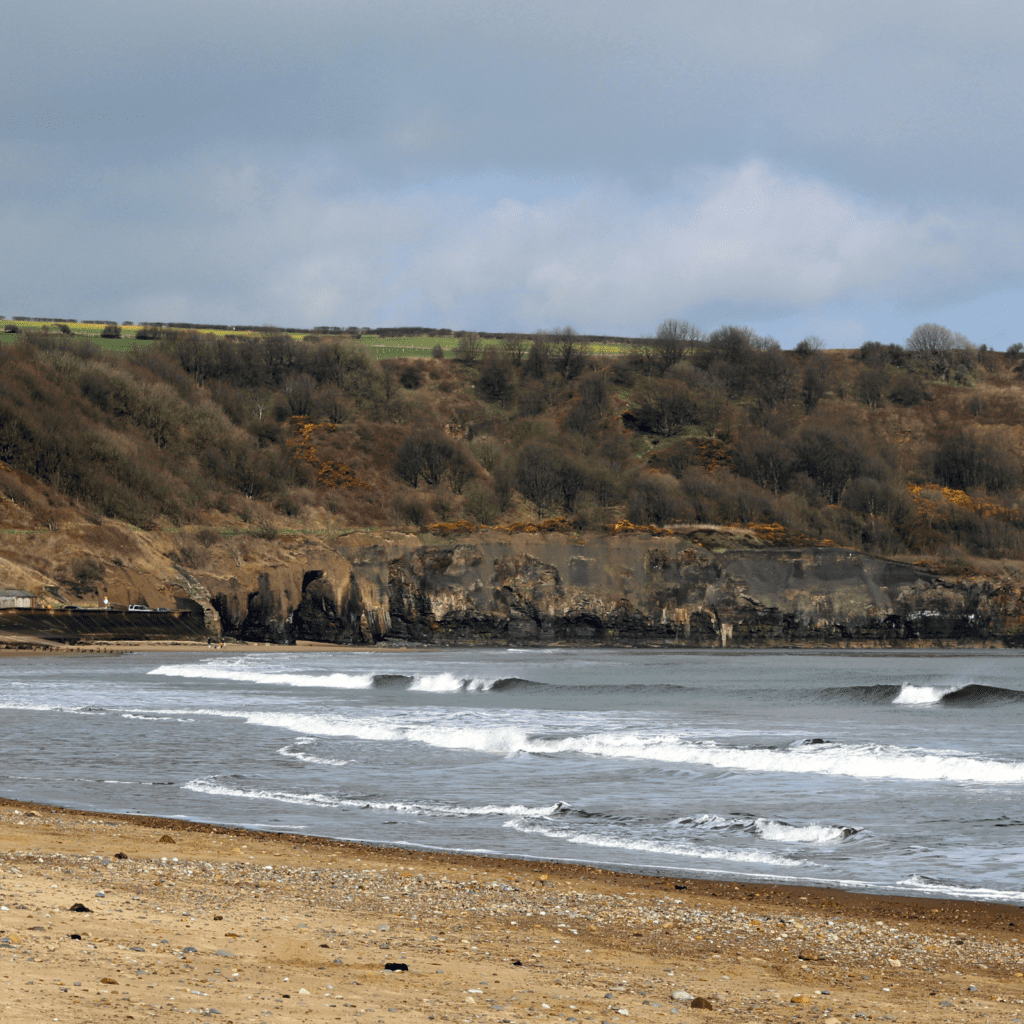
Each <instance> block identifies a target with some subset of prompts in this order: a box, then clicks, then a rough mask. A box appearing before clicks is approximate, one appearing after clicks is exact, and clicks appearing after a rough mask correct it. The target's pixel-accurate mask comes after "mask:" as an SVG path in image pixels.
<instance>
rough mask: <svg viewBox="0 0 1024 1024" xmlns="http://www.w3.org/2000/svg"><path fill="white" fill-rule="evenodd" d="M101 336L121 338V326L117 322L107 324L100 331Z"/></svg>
mask: <svg viewBox="0 0 1024 1024" xmlns="http://www.w3.org/2000/svg"><path fill="white" fill-rule="evenodd" d="M100 337H101V338H120V337H121V328H120V327H118V325H117V324H107V325H106V326H105V327H104V328H103V330H102V331H100Z"/></svg>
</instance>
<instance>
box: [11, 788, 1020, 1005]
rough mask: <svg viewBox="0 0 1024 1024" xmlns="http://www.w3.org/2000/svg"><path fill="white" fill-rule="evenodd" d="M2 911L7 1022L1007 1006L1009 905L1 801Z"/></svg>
mask: <svg viewBox="0 0 1024 1024" xmlns="http://www.w3.org/2000/svg"><path fill="white" fill-rule="evenodd" d="M76 904H81V905H82V906H84V907H86V908H88V911H82V910H75V909H72V908H73V907H74V906H75V905H76ZM0 906H2V908H3V909H0V1020H3V1021H4V1022H5V1024H38V1022H40V1021H82V1022H101V1021H102V1022H105V1021H126V1020H136V1021H138V1020H149V1019H156V1020H174V1019H179V1018H180V1019H184V1018H186V1017H188V1016H190V1015H203V1016H208V1017H210V1018H211V1019H216V1020H219V1021H222V1022H224V1024H230V1022H236V1024H237V1022H243V1021H244V1022H256V1021H305V1020H326V1021H336V1020H341V1021H349V1020H363V1021H368V1022H379V1021H394V1020H402V1021H405V1020H409V1021H415V1022H419V1021H458V1022H477V1021H495V1022H504V1021H507V1022H519V1021H527V1020H529V1019H531V1018H535V1019H538V1020H545V1019H553V1020H566V1021H569V1022H573V1021H576V1022H590V1021H595V1022H600V1021H605V1022H611V1021H616V1020H622V1019H624V1018H627V1017H628V1018H632V1019H636V1020H642V1021H662V1020H664V1021H670V1020H680V1021H683V1020H699V1019H703V1017H704V1015H705V1014H708V1013H715V1014H727V1015H731V1016H733V1017H736V1018H738V1019H741V1020H744V1021H755V1020H757V1021H783V1020H785V1021H791V1020H799V1021H807V1020H811V1019H823V1018H824V1017H826V1016H828V1017H829V1018H830V1019H834V1020H844V1021H850V1022H851V1024H855V1022H859V1021H861V1020H864V1019H868V1020H879V1019H882V1020H885V1019H889V1020H898V1021H947V1020H962V1019H965V1018H968V1017H972V1016H979V1017H981V1016H984V1017H986V1019H987V1020H990V1021H1003V1020H1005V1021H1010V1020H1015V1019H1019V1018H1020V1017H1021V1013H1022V1011H1024V980H1022V972H1024V944H1022V942H1021V939H1020V934H1019V933H1020V932H1021V931H1022V930H1024V910H1022V909H1021V908H1019V907H1012V906H1001V905H994V904H982V903H968V902H953V901H946V900H925V899H910V898H895V897H880V896H865V895H856V894H852V893H846V892H842V891H838V890H826V889H808V888H801V887H796V886H754V885H737V884H734V883H732V882H722V881H719V882H714V881H706V880H701V881H695V880H692V879H687V878H684V877H672V878H657V877H650V876H641V875H629V874H621V873H615V872H608V871H599V870H595V869H590V868H585V867H580V866H575V865H565V864H541V863H534V862H526V861H515V860H507V859H499V858H486V857H470V856H460V855H448V854H440V853H426V852H420V851H412V850H406V849H401V848H388V847H372V846H365V845H358V844H353V843H341V842H335V841H332V840H326V839H318V838H314V837H307V836H292V835H283V834H276V833H265V832H247V831H243V830H238V829H230V828H221V827H219V826H216V825H206V824H196V823H191V822H182V821H176V820H167V819H157V818H143V817H137V816H127V815H112V814H95V813H88V812H79V811H71V810H66V809H61V808H52V807H45V806H41V805H33V804H25V803H18V802H15V801H10V800H0ZM389 963H392V964H404V965H406V966H407V967H408V970H407V971H388V970H386V969H385V967H386V965H387V964H389ZM697 997H699V998H700V999H702V1000H704V1001H706V1003H707V1007H706V1008H700V1005H699V1004H698V1006H697V1007H694V1006H693V1005H692V1002H693V1000H694V999H695V998H697Z"/></svg>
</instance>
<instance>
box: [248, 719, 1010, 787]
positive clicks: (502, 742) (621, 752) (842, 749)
mask: <svg viewBox="0 0 1024 1024" xmlns="http://www.w3.org/2000/svg"><path fill="white" fill-rule="evenodd" d="M247 719H248V721H249V722H250V723H252V724H254V725H267V726H276V727H278V728H287V729H292V730H294V731H296V732H299V733H303V734H313V735H318V736H351V737H354V738H357V739H363V740H371V741H374V740H375V741H384V742H395V741H406V742H415V743H425V744H427V745H428V746H433V747H440V748H443V749H447V750H473V751H478V752H480V753H485V754H495V755H501V756H509V755H511V754H520V753H525V754H581V755H585V756H590V757H602V758H621V759H626V760H649V761H662V762H667V763H671V764H694V765H706V766H708V767H712V768H719V769H725V770H733V771H749V772H784V773H786V774H793V773H797V774H803V773H808V774H818V775H842V776H853V777H855V778H864V779H886V778H890V779H906V780H909V781H917V782H976V783H988V784H997V785H1005V784H1020V783H1024V762H1021V761H1000V760H996V759H994V758H987V757H980V756H977V755H974V754H967V753H963V752H960V751H951V750H928V749H924V748H908V747H898V746H894V745H886V744H876V743H863V744H847V743H820V744H812V745H805V744H800V745H797V746H793V747H749V746H727V745H723V744H719V743H716V742H714V741H713V740H688V739H682V738H680V737H679V736H678V735H677V734H675V733H671V732H657V731H645V730H635V729H627V730H623V731H621V732H597V733H584V734H582V735H576V736H559V737H545V736H543V735H537V734H531V733H530V732H529V731H527V730H526V729H525V728H523V727H522V726H518V725H505V726H478V725H466V724H450V725H448V724H445V725H442V724H415V725H402V724H398V723H397V722H396V721H395V720H394V719H384V718H382V717H365V718H355V717H346V716H343V715H310V714H293V713H287V712H253V713H250V714H249V715H247Z"/></svg>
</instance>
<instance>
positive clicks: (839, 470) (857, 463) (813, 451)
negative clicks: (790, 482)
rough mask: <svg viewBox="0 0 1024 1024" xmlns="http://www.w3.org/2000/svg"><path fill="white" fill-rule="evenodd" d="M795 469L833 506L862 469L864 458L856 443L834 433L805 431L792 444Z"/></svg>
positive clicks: (826, 429)
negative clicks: (807, 478) (805, 475)
mask: <svg viewBox="0 0 1024 1024" xmlns="http://www.w3.org/2000/svg"><path fill="white" fill-rule="evenodd" d="M793 450H794V454H795V456H796V466H795V467H794V468H798V469H801V470H803V471H804V472H805V473H806V474H807V475H808V476H809V477H811V479H812V480H814V482H815V484H816V485H817V488H818V490H819V492H820V493H821V495H822V497H824V498H825V500H826V501H828V502H830V503H832V504H834V503H836V502H838V501H839V498H840V496H841V495H842V493H843V488H844V487H846V485H847V484H848V483H849V482H850V481H851V480H852V479H853V478H854V477H856V476H860V475H861V474H862V473H863V471H864V467H865V454H864V452H863V449H862V447H861V445H860V444H859V443H858V439H857V438H855V437H852V436H851V435H850V434H849V433H843V432H840V431H839V430H838V429H832V428H829V427H822V426H814V427H805V428H804V429H803V430H802V431H801V432H800V434H799V436H798V437H797V439H796V441H795V442H794V444H793Z"/></svg>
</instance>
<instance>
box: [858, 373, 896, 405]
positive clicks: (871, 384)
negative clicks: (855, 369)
mask: <svg viewBox="0 0 1024 1024" xmlns="http://www.w3.org/2000/svg"><path fill="white" fill-rule="evenodd" d="M887 382H888V378H887V377H886V372H885V370H884V369H883V368H882V367H881V366H868V367H866V368H865V369H863V370H861V371H860V373H859V374H857V395H858V397H859V398H860V400H861V401H862V402H863V403H864V404H865V405H867V406H870V407H871V408H872V409H873V408H875V406H878V405H881V404H882V395H883V394H884V393H885V385H886V383H887Z"/></svg>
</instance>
